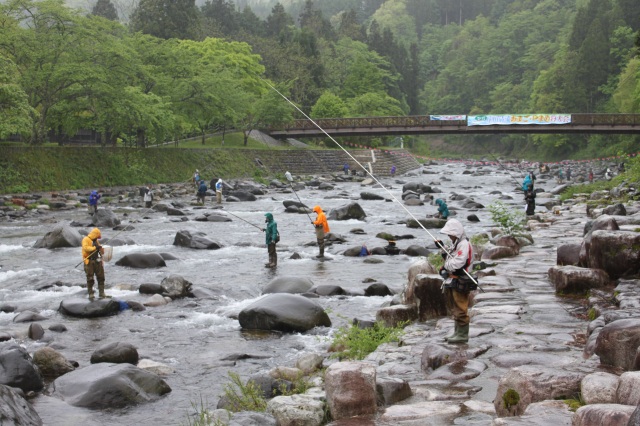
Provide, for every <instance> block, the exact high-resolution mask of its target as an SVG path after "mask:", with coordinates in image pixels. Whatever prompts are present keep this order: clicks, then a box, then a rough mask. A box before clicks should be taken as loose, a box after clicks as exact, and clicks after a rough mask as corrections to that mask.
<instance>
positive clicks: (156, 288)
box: [138, 283, 167, 294]
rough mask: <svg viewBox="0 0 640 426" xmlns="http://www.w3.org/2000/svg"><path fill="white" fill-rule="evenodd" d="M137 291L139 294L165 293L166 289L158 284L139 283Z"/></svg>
mask: <svg viewBox="0 0 640 426" xmlns="http://www.w3.org/2000/svg"><path fill="white" fill-rule="evenodd" d="M138 292H140V294H162V293H166V292H167V290H166V289H165V288H163V287H162V286H161V285H160V284H156V283H142V284H140V287H138Z"/></svg>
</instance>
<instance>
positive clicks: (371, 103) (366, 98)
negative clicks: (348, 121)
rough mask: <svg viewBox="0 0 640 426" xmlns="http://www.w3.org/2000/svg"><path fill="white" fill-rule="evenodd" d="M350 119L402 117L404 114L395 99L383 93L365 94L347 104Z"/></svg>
mask: <svg viewBox="0 0 640 426" xmlns="http://www.w3.org/2000/svg"><path fill="white" fill-rule="evenodd" d="M348 108H349V116H351V117H379V116H396V117H397V116H402V115H404V112H403V111H402V108H401V106H400V102H399V101H398V100H397V99H394V98H392V97H391V96H389V95H386V94H384V93H365V94H363V95H360V96H358V97H355V98H353V99H350V100H349V102H348Z"/></svg>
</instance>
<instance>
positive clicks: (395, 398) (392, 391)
mask: <svg viewBox="0 0 640 426" xmlns="http://www.w3.org/2000/svg"><path fill="white" fill-rule="evenodd" d="M376 393H377V394H378V401H379V402H380V403H382V405H383V406H389V405H393V404H395V403H396V402H400V401H403V400H405V399H407V398H409V397H411V395H412V392H411V386H409V383H408V382H407V381H406V380H404V379H400V378H392V377H378V378H377V379H376Z"/></svg>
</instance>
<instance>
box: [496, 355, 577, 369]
mask: <svg viewBox="0 0 640 426" xmlns="http://www.w3.org/2000/svg"><path fill="white" fill-rule="evenodd" d="M491 361H492V362H493V363H494V364H496V365H497V366H498V367H505V368H512V367H518V366H521V365H545V366H548V367H562V366H563V365H569V364H571V363H573V362H575V359H574V358H572V357H569V356H562V355H555V354H550V353H544V352H533V353H532V352H509V353H503V354H501V355H498V356H495V357H493V358H491Z"/></svg>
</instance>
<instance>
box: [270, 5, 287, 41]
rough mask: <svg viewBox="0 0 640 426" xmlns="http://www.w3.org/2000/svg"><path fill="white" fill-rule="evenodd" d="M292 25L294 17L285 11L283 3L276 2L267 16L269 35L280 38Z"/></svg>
mask: <svg viewBox="0 0 640 426" xmlns="http://www.w3.org/2000/svg"><path fill="white" fill-rule="evenodd" d="M290 25H293V18H292V17H291V16H290V15H289V14H288V13H287V12H285V10H284V7H283V6H282V4H280V3H276V4H275V5H274V6H273V9H271V14H270V15H269V16H268V17H267V35H269V36H272V37H276V38H279V37H281V35H282V34H283V33H284V32H285V31H286V30H287V28H288V27H289V26H290Z"/></svg>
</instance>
